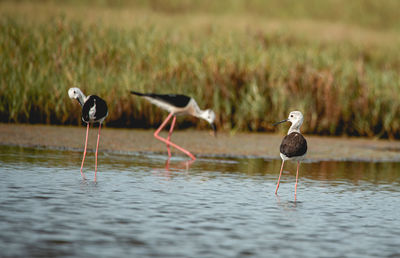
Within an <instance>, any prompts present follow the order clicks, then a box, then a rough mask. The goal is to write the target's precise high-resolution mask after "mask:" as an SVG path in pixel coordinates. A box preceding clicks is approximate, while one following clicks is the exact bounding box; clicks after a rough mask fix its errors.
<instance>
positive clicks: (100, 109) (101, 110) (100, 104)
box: [82, 95, 108, 122]
mask: <svg viewBox="0 0 400 258" xmlns="http://www.w3.org/2000/svg"><path fill="white" fill-rule="evenodd" d="M95 104H96V110H95V113H94V119H93V120H94V121H97V120H100V119H102V118H104V117H106V116H107V114H108V107H107V103H106V102H105V101H104V100H103V99H102V98H100V97H98V96H96V95H91V96H89V98H88V99H87V100H86V101H85V103H84V104H83V107H82V120H83V121H85V122H89V121H90V117H89V111H90V109H91V108H92V107H93V106H94V105H95Z"/></svg>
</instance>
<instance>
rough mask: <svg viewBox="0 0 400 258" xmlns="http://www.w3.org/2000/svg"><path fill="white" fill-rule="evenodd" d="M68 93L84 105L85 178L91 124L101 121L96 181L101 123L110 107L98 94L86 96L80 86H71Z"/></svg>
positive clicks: (95, 171)
mask: <svg viewBox="0 0 400 258" xmlns="http://www.w3.org/2000/svg"><path fill="white" fill-rule="evenodd" d="M68 95H69V97H70V98H71V99H76V100H77V101H78V102H79V104H81V106H82V121H83V122H85V123H86V124H87V129H86V140H85V150H84V152H83V158H82V165H81V175H82V178H83V179H85V175H84V174H83V172H82V168H83V163H84V162H85V156H86V149H87V143H88V135H89V125H90V124H91V123H99V132H98V134H97V146H96V161H95V169H94V181H96V176H97V152H98V150H99V142H100V129H101V124H102V123H103V121H104V119H106V117H107V115H108V108H107V104H106V102H105V101H104V100H103V99H101V98H100V97H98V96H96V95H90V96H87V97H86V96H85V95H84V94H83V93H82V91H81V90H80V89H79V88H70V89H69V90H68Z"/></svg>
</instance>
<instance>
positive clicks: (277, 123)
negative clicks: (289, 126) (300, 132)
mask: <svg viewBox="0 0 400 258" xmlns="http://www.w3.org/2000/svg"><path fill="white" fill-rule="evenodd" d="M287 121H288V120H287V119H285V120H282V121H279V122H276V123H275V124H273V126H275V125H279V124H282V123H284V122H287Z"/></svg>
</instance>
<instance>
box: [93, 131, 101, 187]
mask: <svg viewBox="0 0 400 258" xmlns="http://www.w3.org/2000/svg"><path fill="white" fill-rule="evenodd" d="M100 129H101V123H100V124H99V133H98V134H97V147H96V161H95V163H94V164H95V165H94V181H95V182H96V179H97V153H98V151H99V142H100Z"/></svg>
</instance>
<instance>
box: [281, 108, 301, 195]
mask: <svg viewBox="0 0 400 258" xmlns="http://www.w3.org/2000/svg"><path fill="white" fill-rule="evenodd" d="M283 122H291V123H292V125H291V126H290V128H289V131H288V133H287V135H286V136H285V138H283V140H282V143H281V147H280V155H281V158H282V166H281V171H280V172H279V179H278V183H277V185H276V190H275V194H277V193H278V188H279V182H280V180H281V175H282V170H283V164H285V161H286V160H295V161H297V173H296V185H295V188H294V189H295V190H294V199H295V200H296V194H297V180H298V178H299V166H300V161H302V160H303V159H304V157H305V155H306V154H307V141H306V139H305V138H304V137H303V135H302V134H301V133H300V126H301V125H302V124H303V114H302V113H301V112H300V111H292V112H290V114H289V117H288V118H287V119H285V120H282V121H280V122H277V123H275V124H274V125H278V124H280V123H283Z"/></svg>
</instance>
